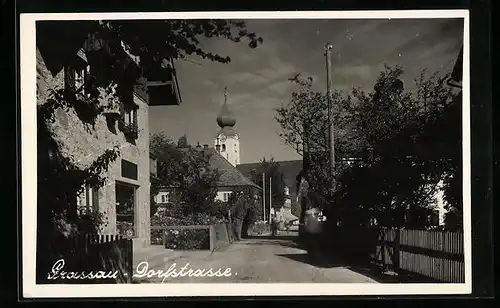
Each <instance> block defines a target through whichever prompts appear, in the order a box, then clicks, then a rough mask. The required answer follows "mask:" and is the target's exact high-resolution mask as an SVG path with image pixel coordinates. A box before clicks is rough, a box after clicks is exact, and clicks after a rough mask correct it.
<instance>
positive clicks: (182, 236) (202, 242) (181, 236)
mask: <svg viewBox="0 0 500 308" xmlns="http://www.w3.org/2000/svg"><path fill="white" fill-rule="evenodd" d="M165 237H166V241H165V248H167V249H179V250H208V249H210V231H209V230H208V229H182V230H166V231H165Z"/></svg>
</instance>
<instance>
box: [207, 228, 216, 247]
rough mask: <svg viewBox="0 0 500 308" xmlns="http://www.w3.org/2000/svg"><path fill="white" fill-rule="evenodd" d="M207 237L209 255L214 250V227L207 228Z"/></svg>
mask: <svg viewBox="0 0 500 308" xmlns="http://www.w3.org/2000/svg"><path fill="white" fill-rule="evenodd" d="M208 234H209V237H210V254H212V252H213V251H214V250H215V226H214V225H210V227H209V232H208Z"/></svg>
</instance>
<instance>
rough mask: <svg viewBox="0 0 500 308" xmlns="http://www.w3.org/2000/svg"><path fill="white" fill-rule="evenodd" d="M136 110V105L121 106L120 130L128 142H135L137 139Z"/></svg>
mask: <svg viewBox="0 0 500 308" xmlns="http://www.w3.org/2000/svg"><path fill="white" fill-rule="evenodd" d="M137 108H138V106H137V105H136V106H134V107H129V106H123V105H122V109H121V110H122V111H121V118H122V119H121V127H120V130H122V131H123V133H124V134H125V137H127V139H128V140H135V139H137V137H138V133H139V131H138V125H137Z"/></svg>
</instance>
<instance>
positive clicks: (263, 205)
mask: <svg viewBox="0 0 500 308" xmlns="http://www.w3.org/2000/svg"><path fill="white" fill-rule="evenodd" d="M262 215H264V216H263V217H262V220H263V221H266V174H265V173H264V172H263V173H262Z"/></svg>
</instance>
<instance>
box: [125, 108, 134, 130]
mask: <svg viewBox="0 0 500 308" xmlns="http://www.w3.org/2000/svg"><path fill="white" fill-rule="evenodd" d="M123 121H124V122H125V125H130V126H137V109H135V108H131V109H129V110H125V112H124V115H123Z"/></svg>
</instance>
